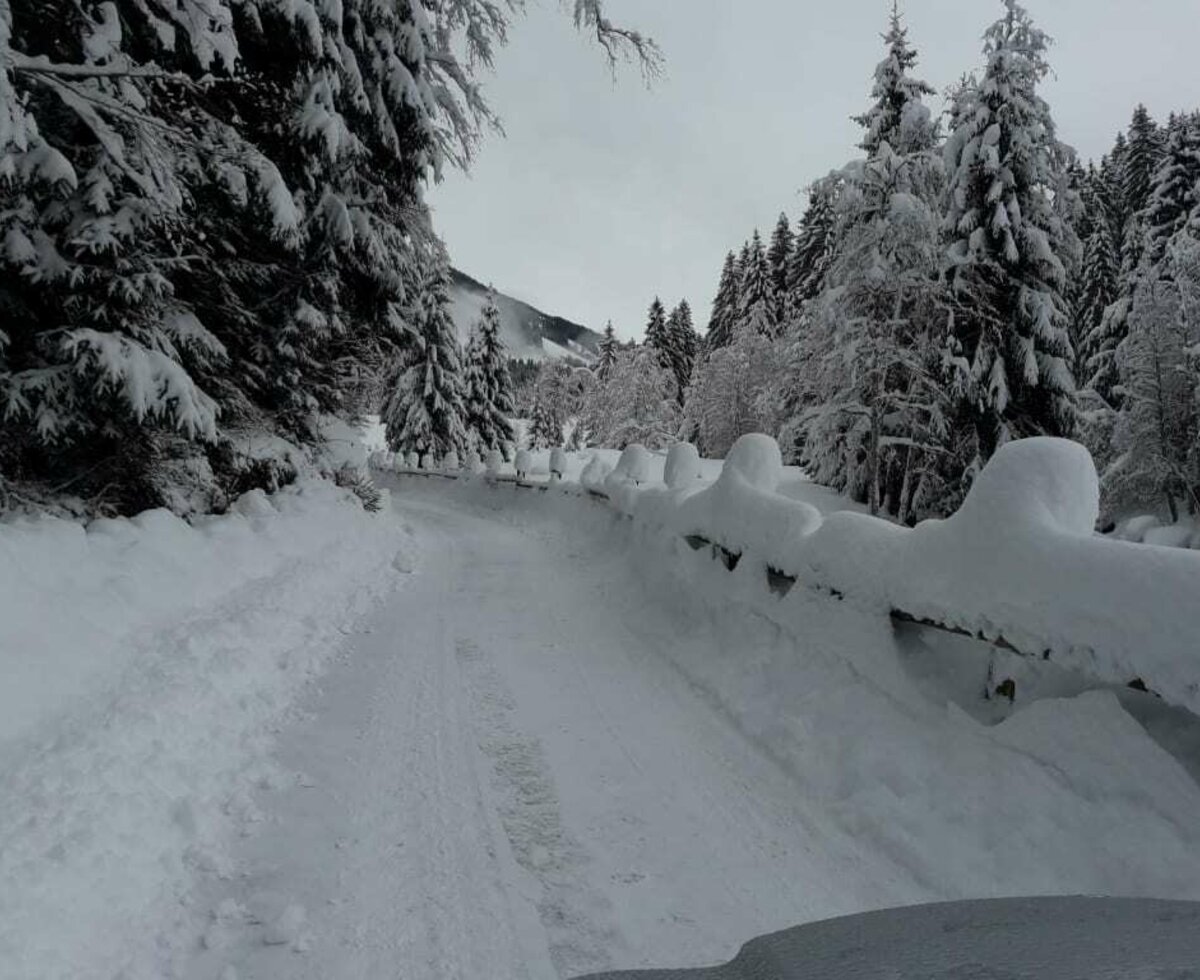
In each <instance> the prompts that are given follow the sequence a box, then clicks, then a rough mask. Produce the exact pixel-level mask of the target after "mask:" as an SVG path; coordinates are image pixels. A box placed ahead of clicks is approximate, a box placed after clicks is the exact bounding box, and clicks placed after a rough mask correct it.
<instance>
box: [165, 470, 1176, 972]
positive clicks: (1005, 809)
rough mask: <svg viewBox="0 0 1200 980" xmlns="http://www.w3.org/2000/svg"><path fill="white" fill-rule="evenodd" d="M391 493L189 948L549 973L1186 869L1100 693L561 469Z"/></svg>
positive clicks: (1141, 746) (1148, 748)
mask: <svg viewBox="0 0 1200 980" xmlns="http://www.w3.org/2000/svg"><path fill="white" fill-rule="evenodd" d="M393 499H394V502H395V507H396V512H397V515H398V519H399V520H401V521H403V522H406V523H407V524H408V525H409V526H411V527H412V528H414V530H415V536H416V545H417V548H418V550H419V553H420V557H419V559H418V562H417V565H416V570H415V574H414V575H413V577H412V578H411V580H410V581H409V582H408V583H407V587H406V588H405V589H404V590H403V591H401V592H400V593H398V594H397V595H396V596H395V597H394V599H393V600H392V601H390V602H389V603H388V604H387V605H385V606H384V607H383V608H381V609H380V610H379V611H378V612H376V613H375V614H374V615H373V616H371V617H369V618H368V619H367V620H366V621H365V622H364V624H363V627H362V629H361V630H360V633H359V635H358V636H357V637H356V638H355V639H354V640H353V641H352V643H351V644H350V645H349V646H347V647H346V649H345V652H344V656H343V657H342V658H340V659H339V661H338V664H337V665H336V667H335V668H334V669H333V670H332V671H331V673H330V674H329V675H328V677H327V678H326V679H325V681H324V682H323V683H322V684H321V686H320V688H319V689H317V690H314V691H312V692H311V695H310V697H309V699H308V701H307V702H306V713H307V719H306V720H304V721H302V722H300V723H299V724H298V725H297V726H296V727H295V728H293V729H292V730H290V731H289V732H286V733H284V734H283V735H282V736H281V745H282V750H281V758H282V765H283V767H284V768H285V769H288V770H293V769H294V770H297V771H299V772H301V773H303V777H302V778H300V779H298V780H295V781H292V782H290V783H288V785H287V786H286V787H285V788H283V789H282V790H280V789H278V788H269V789H267V790H264V791H263V792H262V793H260V794H259V795H258V798H257V803H258V806H259V807H260V808H261V809H262V811H263V812H264V814H265V819H264V822H263V825H262V827H263V829H262V831H261V832H260V833H258V834H256V835H254V836H252V837H251V838H249V839H248V840H247V841H246V843H245V844H244V846H243V847H242V848H241V849H240V850H239V851H238V853H237V854H236V855H235V862H236V867H237V869H238V873H237V874H236V875H235V876H233V877H231V878H230V879H228V880H213V881H211V882H210V883H209V887H208V889H207V890H206V891H205V892H204V893H203V898H202V899H200V900H198V901H197V904H196V908H197V909H204V908H207V909H208V911H209V917H208V922H207V927H208V928H209V929H210V930H211V941H210V942H209V944H208V947H207V948H205V949H203V950H202V951H201V952H199V953H198V955H197V958H196V959H195V960H194V961H193V963H192V964H191V966H190V967H189V969H188V970H187V971H186V972H185V976H187V977H189V978H201V977H208V976H220V975H221V972H220V971H222V970H226V971H228V968H230V967H232V968H233V971H234V972H233V974H230V975H236V976H239V977H245V976H250V977H255V978H265V980H270V978H274V977H280V978H282V977H287V978H289V980H290V978H303V977H314V978H316V977H321V978H327V977H341V976H364V977H373V976H379V975H386V974H387V973H388V972H389V971H394V970H397V969H401V970H403V971H404V974H403V975H405V976H406V977H429V978H434V977H437V978H459V977H461V978H474V977H479V976H494V977H514V978H515V977H547V978H549V977H560V976H571V975H574V974H576V973H581V972H588V971H600V970H607V969H618V968H633V967H649V966H664V965H671V966H683V965H689V964H692V965H695V964H703V963H712V962H718V961H722V960H726V959H729V958H730V957H731V956H732V955H733V954H734V953H735V952H736V950H737V949H738V947H739V946H740V945H741V944H742V943H743V942H744V941H745V940H746V939H747V938H749V937H752V936H754V935H759V934H762V933H764V932H770V931H772V930H776V929H781V928H785V927H787V926H790V925H794V924H796V923H800V922H810V921H814V920H818V919H823V918H826V917H829V916H832V915H838V914H843V913H851V912H856V911H862V910H867V909H875V908H881V907H887V906H894V905H900V904H907V903H912V902H921V901H930V900H942V899H956V898H964V897H980V896H995V895H1020V894H1055V893H1061V892H1065V893H1089V894H1120V895H1154V896H1167V897H1185V898H1200V827H1198V826H1197V825H1196V823H1195V821H1194V819H1193V815H1194V813H1195V812H1196V811H1197V807H1198V806H1200V789H1198V788H1197V785H1196V783H1195V782H1194V780H1193V778H1192V777H1191V776H1190V775H1189V774H1188V771H1187V769H1186V768H1185V765H1184V762H1183V761H1181V759H1180V758H1177V757H1176V756H1174V755H1172V754H1171V752H1169V751H1168V750H1167V748H1164V747H1163V745H1160V744H1159V742H1156V741H1155V739H1154V738H1152V737H1151V735H1150V734H1148V733H1147V731H1146V730H1145V729H1144V728H1143V727H1142V726H1141V725H1139V724H1138V723H1137V722H1136V721H1135V720H1134V719H1133V718H1132V716H1130V715H1129V714H1128V713H1126V712H1125V711H1124V710H1123V709H1122V707H1121V704H1120V702H1119V701H1118V699H1117V698H1116V697H1115V696H1113V695H1112V694H1110V693H1107V692H1103V691H1088V692H1084V693H1082V694H1080V695H1079V696H1072V697H1066V698H1062V699H1053V698H1051V699H1045V700H1039V701H1037V702H1036V703H1034V704H1032V705H1029V706H1028V707H1026V708H1024V709H1023V710H1016V711H1014V712H1010V714H1011V717H1001V718H978V719H977V718H974V717H972V716H971V715H970V714H968V712H967V711H966V710H964V709H963V708H961V707H959V706H958V705H956V704H952V703H948V701H947V699H946V698H945V697H943V693H944V692H943V691H942V690H933V689H931V688H930V687H929V682H928V678H923V677H922V674H921V670H922V667H925V668H928V666H929V661H928V658H929V657H930V656H932V654H929V653H925V654H924V655H922V653H921V652H920V651H919V650H917V649H914V648H913V644H915V643H918V642H919V640H917V641H914V640H913V639H912V638H907V639H905V640H903V642H902V643H901V644H900V645H899V646H898V644H897V641H896V639H895V638H894V637H893V635H892V632H891V628H890V626H889V625H888V623H887V621H886V619H885V618H878V619H877V618H873V617H864V616H863V614H862V613H861V611H856V610H854V609H852V608H850V607H848V606H847V605H846V604H845V603H838V602H835V601H833V600H830V599H821V598H819V597H814V596H811V595H807V594H801V593H796V594H793V595H792V596H790V597H788V599H786V600H783V601H780V600H778V599H775V598H773V597H771V596H770V595H769V594H768V593H766V591H765V590H764V589H762V588H761V586H760V585H759V584H757V583H756V582H752V581H751V580H750V579H749V577H744V578H739V577H738V576H736V575H735V576H732V577H731V576H729V575H728V573H726V572H725V571H724V570H723V569H721V568H720V567H719V566H718V565H717V564H716V563H713V562H711V561H708V560H706V559H704V558H703V556H701V555H697V554H694V553H691V552H689V551H687V549H686V548H683V549H672V548H667V549H666V550H665V551H664V550H662V548H661V547H660V546H659V545H658V544H655V543H654V542H645V541H639V540H638V539H637V537H636V534H635V531H634V529H633V525H631V524H629V523H628V522H623V521H620V520H619V519H618V518H616V517H615V516H614V515H613V514H612V513H611V512H609V511H608V510H607V509H605V508H603V507H601V506H598V505H596V504H593V503H591V502H589V501H587V500H583V499H570V498H561V497H556V496H554V495H540V494H529V493H524V492H519V491H517V490H515V489H513V488H511V487H499V488H495V489H492V490H489V489H487V488H484V487H482V486H478V485H477V486H474V487H462V486H460V485H456V484H451V483H448V482H445V481H440V480H439V481H432V482H430V481H424V480H417V479H407V480H405V479H404V478H399V480H398V481H397V489H396V491H395V493H394V497H393ZM922 656H924V657H925V659H922ZM975 666H976V667H978V668H979V669H980V670H982V669H983V668H982V665H980V664H979V663H976V665H975ZM976 690H978V689H976ZM967 698H969V695H967V694H964V700H966V699H967ZM997 721H998V722H999V723H996V722H997ZM1186 745H1187V743H1186V739H1184V740H1182V741H1181V742H1179V743H1178V744H1176V745H1174V746H1172V747H1173V748H1174V749H1175V750H1177V751H1179V752H1180V754H1181V755H1185V754H1186V752H1187V747H1186ZM1193 761H1194V760H1193ZM289 909H290V910H291V911H290V912H289ZM301 910H303V912H301ZM289 915H290V919H289ZM281 919H282V920H283V922H282V924H280V920H281Z"/></svg>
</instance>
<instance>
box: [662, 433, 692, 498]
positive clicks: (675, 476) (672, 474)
mask: <svg viewBox="0 0 1200 980" xmlns="http://www.w3.org/2000/svg"><path fill="white" fill-rule="evenodd" d="M699 479H700V453H699V452H697V451H696V447H695V446H693V445H692V444H691V443H690V442H677V443H675V445H673V446H672V447H671V448H670V449H669V450H667V461H666V463H665V464H664V465H663V482H664V483H665V484H666V485H667V486H668V487H669V488H670V489H671V490H686V489H687V488H689V487H694V486H695V485H696V481H697V480H699Z"/></svg>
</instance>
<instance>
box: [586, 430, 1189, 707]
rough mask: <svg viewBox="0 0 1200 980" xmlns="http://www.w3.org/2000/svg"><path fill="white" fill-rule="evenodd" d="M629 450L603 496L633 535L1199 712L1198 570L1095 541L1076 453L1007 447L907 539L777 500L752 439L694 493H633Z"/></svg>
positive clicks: (760, 441) (1154, 551) (842, 515)
mask: <svg viewBox="0 0 1200 980" xmlns="http://www.w3.org/2000/svg"><path fill="white" fill-rule="evenodd" d="M631 449H633V447H631ZM638 450H640V447H637V449H636V450H634V452H633V453H632V454H630V450H626V454H630V458H628V459H627V458H626V455H623V456H622V463H621V464H618V467H617V469H616V470H615V471H614V472H613V474H612V475H611V476H610V477H609V478H608V480H607V481H606V483H605V489H606V491H607V492H608V494H609V495H610V497H611V498H612V503H613V506H614V507H615V508H616V509H617V510H618V511H620V512H622V513H625V514H629V515H631V516H633V517H634V518H635V519H637V520H639V521H640V522H642V523H644V524H649V525H656V526H662V527H664V528H666V529H668V530H670V531H673V532H675V533H678V534H681V535H684V536H697V537H702V538H705V539H707V540H710V541H712V542H714V543H716V544H718V545H720V546H721V547H723V548H725V549H726V550H727V551H729V552H733V553H736V554H742V553H745V554H748V555H750V556H751V557H752V558H755V559H758V561H760V562H762V563H765V564H766V565H768V566H770V567H771V568H772V569H774V570H776V571H778V572H782V573H784V574H787V575H791V576H794V577H795V578H797V579H798V580H799V581H800V582H801V583H802V584H803V585H808V586H814V587H818V588H826V589H832V590H834V591H836V592H839V593H841V594H844V595H846V596H849V597H851V598H853V599H854V600H855V601H857V602H859V603H860V604H862V605H866V606H869V607H873V608H877V609H879V611H880V612H888V611H893V612H899V613H902V614H905V615H908V616H910V617H913V618H916V619H928V620H932V621H936V622H939V623H942V624H944V625H947V626H951V627H955V628H959V629H963V630H967V631H969V632H971V633H978V634H980V635H983V636H986V637H988V638H991V639H997V638H1003V639H1004V640H1006V641H1007V642H1009V643H1011V644H1012V645H1013V646H1015V647H1016V648H1017V649H1018V650H1020V651H1022V652H1024V653H1027V654H1031V655H1039V656H1040V655H1043V654H1044V653H1046V652H1047V651H1048V655H1049V656H1050V657H1051V658H1053V659H1055V660H1056V661H1058V662H1060V663H1062V664H1064V665H1066V666H1071V667H1075V668H1078V669H1081V670H1083V671H1084V672H1085V673H1087V674H1088V675H1089V676H1092V677H1095V678H1097V679H1100V680H1104V681H1108V682H1112V683H1118V684H1126V683H1129V682H1130V681H1133V680H1134V679H1140V680H1142V681H1143V682H1144V683H1146V684H1148V685H1149V686H1150V687H1151V688H1152V689H1153V690H1155V691H1156V692H1158V693H1159V694H1162V695H1163V696H1164V697H1167V698H1168V699H1169V700H1171V701H1173V702H1174V703H1176V704H1181V705H1183V706H1185V707H1190V708H1192V709H1193V710H1200V648H1198V647H1197V644H1196V637H1197V636H1200V603H1197V602H1196V601H1195V599H1196V594H1197V582H1200V556H1198V555H1197V554H1196V553H1195V552H1191V551H1184V550H1180V549H1172V548H1164V547H1155V546H1152V545H1133V544H1129V543H1126V542H1121V541H1113V540H1111V539H1108V538H1103V537H1101V536H1099V535H1098V534H1096V533H1095V532H1094V530H1093V529H1094V526H1095V523H1096V519H1097V516H1098V513H1099V492H1098V482H1097V478H1096V470H1095V466H1094V464H1093V463H1092V459H1091V456H1090V455H1089V453H1088V451H1087V450H1086V448H1084V447H1083V446H1082V445H1080V444H1079V443H1076V442H1072V441H1070V440H1065V439H1053V438H1034V439H1025V440H1019V441H1016V442H1011V443H1008V444H1006V445H1005V446H1003V447H1001V448H1000V450H999V451H998V452H997V453H996V454H995V455H994V456H993V458H992V459H991V461H990V462H989V463H988V464H987V466H986V467H984V469H983V471H982V472H981V473H980V474H979V477H978V478H977V480H976V482H975V484H974V486H973V487H972V488H971V492H970V493H969V494H968V496H967V499H966V501H965V502H964V503H963V506H962V508H961V509H960V510H959V512H958V513H956V514H954V515H952V516H951V517H949V518H947V519H945V520H935V521H926V522H924V523H922V524H920V525H918V526H917V527H916V528H914V529H908V528H903V527H899V526H897V525H895V524H892V523H890V522H888V521H884V520H881V519H878V518H874V517H870V516H867V515H865V514H858V513H854V512H850V511H843V512H837V513H833V514H829V515H826V516H825V517H822V515H821V514H820V512H819V511H818V510H817V509H816V508H815V507H813V506H811V505H809V504H807V503H804V502H802V501H797V500H794V499H792V498H789V497H785V496H782V495H781V494H779V493H778V492H776V487H777V486H778V484H779V480H780V476H781V472H782V468H781V463H780V458H779V449H778V446H777V445H776V444H775V442H774V440H773V439H771V438H770V437H768V436H765V435H758V434H755V435H748V436H743V437H742V438H741V439H739V440H738V442H737V443H736V444H735V445H734V447H733V448H732V449H731V450H730V453H729V455H728V457H727V458H726V460H725V465H724V467H723V468H722V470H721V474H720V476H719V477H718V479H717V481H716V482H715V483H713V484H711V485H707V486H703V488H702V489H700V490H699V491H698V492H692V493H687V492H684V493H677V494H663V493H662V492H660V491H656V490H654V489H647V488H645V487H639V486H636V485H634V484H633V482H632V481H631V479H630V478H629V476H628V472H629V469H630V466H631V465H632V461H633V459H634V458H636V456H637V451H638Z"/></svg>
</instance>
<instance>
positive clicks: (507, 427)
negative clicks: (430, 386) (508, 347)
mask: <svg viewBox="0 0 1200 980" xmlns="http://www.w3.org/2000/svg"><path fill="white" fill-rule="evenodd" d="M466 387H467V398H466V409H467V429H468V432H469V434H470V435H471V436H472V437H473V438H474V439H475V440H477V441H478V444H479V447H480V448H481V449H483V450H490V449H499V448H500V447H501V446H502V445H503V444H504V443H506V442H513V441H515V439H516V433H515V430H514V429H513V424H512V418H513V415H514V408H513V399H512V379H511V378H510V377H509V373H508V355H507V353H506V351H505V349H504V341H503V340H501V339H500V311H499V310H498V309H497V308H496V294H495V292H494V291H493V290H491V289H489V290H488V295H487V300H486V301H485V302H484V304H483V309H482V310H481V311H480V314H479V322H478V323H477V324H476V325H475V329H474V330H473V331H472V336H471V342H470V344H469V346H468V348H467V367H466Z"/></svg>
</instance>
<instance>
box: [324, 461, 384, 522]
mask: <svg viewBox="0 0 1200 980" xmlns="http://www.w3.org/2000/svg"><path fill="white" fill-rule="evenodd" d="M334 482H335V483H336V484H337V485H338V486H339V487H345V488H346V489H347V490H349V491H350V492H351V493H353V494H354V496H356V497H357V498H358V499H359V500H360V501H361V502H362V505H363V510H365V511H367V512H368V513H370V514H374V513H376V512H377V511H378V510H379V509H380V507H381V506H382V501H383V496H382V494H381V493H380V492H379V488H378V487H377V486H375V484H374V482H372V480H371V478H370V477H369V476H368V475H367V474H366V473H365V472H364V471H363V470H360V469H356V468H355V467H353V466H343V467H342V468H341V469H340V470H338V471H337V473H336V474H334Z"/></svg>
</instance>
